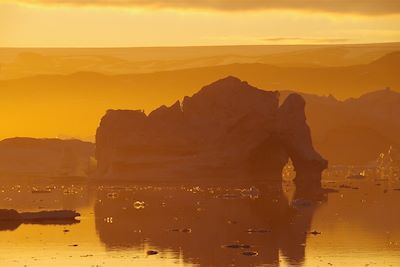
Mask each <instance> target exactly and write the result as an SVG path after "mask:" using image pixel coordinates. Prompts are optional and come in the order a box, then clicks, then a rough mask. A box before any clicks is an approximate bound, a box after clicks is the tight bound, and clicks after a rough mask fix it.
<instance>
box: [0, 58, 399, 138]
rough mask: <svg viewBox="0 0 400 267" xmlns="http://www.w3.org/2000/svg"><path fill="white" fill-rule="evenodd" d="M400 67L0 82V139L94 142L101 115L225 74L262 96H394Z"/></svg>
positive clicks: (395, 61)
mask: <svg viewBox="0 0 400 267" xmlns="http://www.w3.org/2000/svg"><path fill="white" fill-rule="evenodd" d="M399 69H400V52H393V53H391V54H389V55H386V56H384V57H382V58H380V59H379V60H376V61H373V62H372V63H369V64H365V65H356V66H346V67H318V68H316V67H277V66H271V65H265V64H231V65H224V66H213V67H203V68H193V69H184V70H175V71H166V72H156V73H146V74H127V75H103V74H99V73H88V72H80V73H75V74H71V75H38V76H33V77H27V78H21V79H14V80H2V81H0V90H1V98H0V107H1V109H2V110H5V111H7V112H1V114H0V121H1V122H2V123H5V124H7V125H8V127H7V128H5V129H2V131H1V132H0V138H7V137H10V136H16V135H23V136H34V137H43V136H49V137H51V136H59V135H60V134H62V135H67V136H75V137H86V136H93V135H94V132H95V129H96V126H97V124H98V121H99V118H100V117H101V116H102V115H103V113H104V111H105V110H107V109H120V108H122V109H138V108H141V109H144V110H145V111H150V110H154V109H155V108H157V107H158V106H160V105H161V104H166V105H171V104H173V103H174V102H175V101H176V99H182V97H183V96H185V95H192V94H194V93H195V92H196V91H197V90H198V88H201V87H202V86H204V85H205V84H210V83H211V82H213V81H215V80H218V79H221V78H223V77H226V76H230V75H233V76H236V77H239V78H240V79H243V80H246V81H248V82H249V83H251V84H253V85H254V86H256V87H258V88H263V89H265V90H281V91H285V90H291V91H297V92H304V93H310V94H317V95H328V94H333V95H335V96H336V97H339V98H340V99H343V98H348V97H354V96H359V95H362V94H365V93H368V92H372V91H375V90H381V89H384V88H386V87H391V88H392V90H393V91H399V90H400V79H399V76H398V70H399ZM22 107H23V108H22ZM37 125H40V126H41V127H40V128H38V127H37Z"/></svg>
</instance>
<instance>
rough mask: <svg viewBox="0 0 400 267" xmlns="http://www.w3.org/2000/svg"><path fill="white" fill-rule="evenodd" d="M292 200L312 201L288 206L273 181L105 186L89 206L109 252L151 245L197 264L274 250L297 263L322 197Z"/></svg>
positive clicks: (242, 262) (271, 260)
mask: <svg viewBox="0 0 400 267" xmlns="http://www.w3.org/2000/svg"><path fill="white" fill-rule="evenodd" d="M319 195H320V194H319ZM294 198H295V199H304V200H310V199H311V200H312V201H309V202H307V205H302V206H299V207H296V208H294V207H292V206H291V205H290V204H289V202H288V198H287V196H286V195H285V194H284V192H283V190H281V189H280V188H279V187H278V186H275V187H268V186H265V185H264V186H263V185H259V186H257V187H251V188H250V189H243V188H240V189H239V188H238V189H235V188H228V189H227V188H220V187H189V186H187V187H185V186H182V187H169V188H161V187H148V188H140V187H127V188H124V189H115V188H112V187H111V188H106V187H103V188H101V190H99V191H98V199H97V201H96V203H95V215H96V229H97V231H98V233H99V237H100V240H101V241H102V242H104V243H105V244H106V246H107V248H108V249H118V248H143V247H145V246H150V247H152V248H157V249H159V250H169V251H175V252H177V253H179V254H181V255H182V257H183V258H184V260H185V262H187V263H193V264H199V265H200V266H229V265H230V264H234V265H237V266H249V265H254V266H259V265H261V264H278V263H279V256H280V254H282V255H284V257H285V258H286V259H287V260H288V261H289V262H292V263H297V264H299V263H302V262H303V261H304V257H305V241H306V236H307V233H308V232H309V231H310V225H311V220H312V217H313V214H314V212H315V209H316V208H317V207H318V205H319V203H320V202H318V201H319V200H321V199H320V197H319V196H317V195H316V194H314V193H312V192H311V193H308V194H305V193H302V194H301V195H299V194H297V193H295V196H294ZM317 198H319V199H317ZM317 200H318V201H317ZM138 203H141V205H140V206H138ZM249 252H256V253H249ZM245 255H249V257H246V256H245ZM253 255H257V257H251V256H253Z"/></svg>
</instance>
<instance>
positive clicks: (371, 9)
mask: <svg viewBox="0 0 400 267" xmlns="http://www.w3.org/2000/svg"><path fill="white" fill-rule="evenodd" d="M9 1H11V2H20V3H30V4H46V5H53V6H54V5H75V6H85V5H95V6H115V7H140V8H157V9H162V8H174V9H209V10H220V11H244V10H273V9H289V10H305V11H322V12H335V13H354V14H363V15H385V14H400V0H9Z"/></svg>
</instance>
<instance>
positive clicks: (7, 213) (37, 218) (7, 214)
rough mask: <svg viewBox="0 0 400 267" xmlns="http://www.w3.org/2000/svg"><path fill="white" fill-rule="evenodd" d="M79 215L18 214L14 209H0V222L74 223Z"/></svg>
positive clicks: (66, 212)
mask: <svg viewBox="0 0 400 267" xmlns="http://www.w3.org/2000/svg"><path fill="white" fill-rule="evenodd" d="M78 216H80V214H79V213H78V212H76V211H74V210H53V211H38V212H18V211H16V210H14V209H0V221H21V222H41V221H67V220H71V221H75V220H76V219H75V218H76V217H78Z"/></svg>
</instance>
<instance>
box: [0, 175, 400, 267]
mask: <svg viewBox="0 0 400 267" xmlns="http://www.w3.org/2000/svg"><path fill="white" fill-rule="evenodd" d="M33 181H35V180H34V179H30V181H24V182H17V180H16V181H15V182H9V183H7V184H3V185H2V186H0V204H1V208H12V209H16V210H18V211H31V210H36V211H37V210H51V209H76V210H77V211H78V212H80V213H81V215H82V216H81V217H80V218H79V220H80V221H79V222H77V223H75V224H69V225H51V224H50V225H49V224H21V225H18V224H17V225H15V224H10V223H0V266H1V267H2V266H7V267H8V266H41V267H42V266H400V212H399V211H400V208H399V203H400V190H396V189H399V188H400V184H399V183H398V182H394V181H386V180H385V181H377V180H374V179H365V180H348V179H347V180H346V179H342V180H337V181H335V182H332V181H325V182H324V188H332V189H336V190H338V192H331V193H327V194H326V195H325V196H321V195H318V196H315V195H313V194H311V195H307V196H299V195H298V194H296V193H294V191H295V190H294V188H293V186H292V185H291V184H290V183H286V184H284V186H283V190H280V188H279V186H268V187H266V186H257V185H248V186H226V185H225V186H206V185H203V186H196V185H186V186H170V185H169V186H166V185H159V186H148V185H143V184H141V185H139V184H136V185H135V184H119V185H118V186H116V185H113V186H110V185H106V184H103V185H100V184H92V183H89V182H87V181H77V182H75V183H74V184H72V183H71V182H69V183H66V182H56V181H54V180H53V181H51V180H48V181H47V182H42V183H38V182H33ZM343 185H345V186H343ZM35 188H36V189H46V188H48V189H50V190H51V193H39V194H38V193H32V189H35ZM295 199H301V200H303V199H312V200H313V201H312V202H311V203H310V202H309V201H306V202H304V201H297V200H295ZM293 200H295V201H293ZM314 231H315V232H314ZM312 232H313V233H314V234H312ZM150 250H152V251H157V252H158V254H155V255H148V254H147V252H148V251H150Z"/></svg>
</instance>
